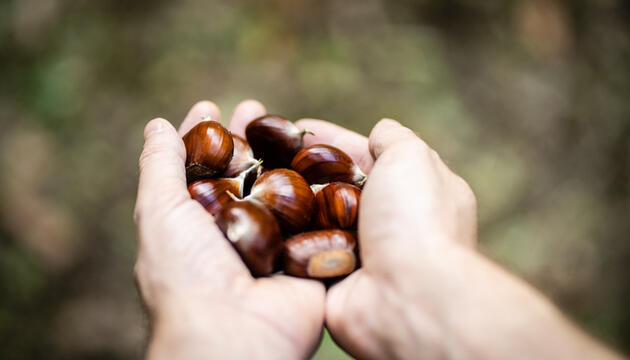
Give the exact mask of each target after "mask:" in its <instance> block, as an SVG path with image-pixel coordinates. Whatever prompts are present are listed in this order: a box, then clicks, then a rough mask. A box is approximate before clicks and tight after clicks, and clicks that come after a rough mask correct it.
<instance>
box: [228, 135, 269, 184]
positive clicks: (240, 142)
mask: <svg viewBox="0 0 630 360" xmlns="http://www.w3.org/2000/svg"><path fill="white" fill-rule="evenodd" d="M232 140H233V142H234V152H233V155H232V160H230V163H229V164H228V166H227V168H226V169H225V171H224V172H223V174H221V177H226V178H231V177H237V176H239V175H240V174H241V173H242V172H243V171H245V170H248V169H251V168H252V166H254V165H260V163H261V162H260V161H258V160H256V159H255V158H254V151H253V150H252V148H251V146H249V144H248V143H247V141H246V140H245V139H243V138H242V137H240V136H238V135H235V134H232Z"/></svg>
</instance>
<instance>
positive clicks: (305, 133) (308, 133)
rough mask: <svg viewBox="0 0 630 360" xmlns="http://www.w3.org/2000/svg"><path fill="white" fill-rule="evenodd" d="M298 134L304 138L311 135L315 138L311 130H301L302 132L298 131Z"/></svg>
mask: <svg viewBox="0 0 630 360" xmlns="http://www.w3.org/2000/svg"><path fill="white" fill-rule="evenodd" d="M300 134H301V135H302V137H304V136H305V135H313V136H315V133H314V132H312V131H311V130H309V129H306V128H304V129H302V131H300Z"/></svg>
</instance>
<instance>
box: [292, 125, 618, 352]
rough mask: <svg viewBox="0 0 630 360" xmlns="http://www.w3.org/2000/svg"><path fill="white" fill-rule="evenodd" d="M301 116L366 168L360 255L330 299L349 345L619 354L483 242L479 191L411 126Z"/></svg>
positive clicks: (352, 348) (335, 332)
mask: <svg viewBox="0 0 630 360" xmlns="http://www.w3.org/2000/svg"><path fill="white" fill-rule="evenodd" d="M297 125H298V127H306V128H309V129H310V130H312V131H313V132H314V133H315V134H316V136H315V137H307V138H306V139H307V140H308V141H309V142H311V143H328V144H331V145H334V146H337V147H339V148H341V149H342V150H344V151H345V152H347V153H348V154H349V155H350V156H351V157H352V158H353V159H354V160H355V161H356V162H357V164H358V165H359V166H360V167H361V168H362V169H363V170H364V171H366V172H368V171H369V177H368V180H367V183H366V185H365V188H364V189H363V193H362V197H361V208H360V214H359V239H360V251H361V253H360V257H361V260H362V264H363V266H362V268H361V269H359V270H358V271H356V272H354V273H353V274H351V275H350V276H349V277H347V278H346V279H344V280H343V281H341V282H339V283H338V284H336V285H335V286H333V287H332V288H331V289H330V290H329V291H328V296H327V302H326V326H327V328H328V330H329V331H330V333H331V335H332V336H333V338H334V339H335V341H336V342H337V343H338V344H340V345H341V346H342V347H343V348H344V349H345V350H346V351H348V352H349V353H350V354H352V355H354V356H355V357H359V358H370V359H384V358H385V359H389V358H413V359H442V358H450V359H460V358H479V359H488V358H497V359H508V358H509V359H515V358H523V359H544V358H546V359H559V358H570V359H576V358H602V357H614V356H615V355H614V354H611V353H609V352H608V351H607V350H606V349H604V348H603V347H601V346H600V345H598V344H596V343H595V342H593V341H592V340H591V339H589V338H588V337H586V336H584V335H583V334H582V333H581V332H579V331H578V330H577V329H575V328H574V327H573V326H572V325H571V324H570V323H569V322H567V321H566V320H565V319H564V318H563V317H562V316H561V315H560V314H559V312H558V311H557V310H556V309H555V308H554V307H553V306H552V305H551V304H550V303H549V302H548V301H546V300H545V299H544V298H543V297H542V296H540V295H539V294H538V293H536V292H535V291H534V290H533V289H531V288H530V287H528V286H527V285H526V284H524V283H522V282H521V281H519V280H518V279H516V278H514V277H512V276H511V275H509V274H508V273H506V272H504V271H503V270H502V269H500V268H499V267H498V266H496V265H494V264H492V263H491V262H489V261H488V260H486V259H485V258H483V257H482V256H480V255H479V254H478V253H477V252H475V249H474V247H475V243H476V240H477V215H476V208H477V206H476V200H475V197H474V194H473V192H472V191H471V189H470V187H469V186H468V185H467V184H466V182H465V181H464V180H462V179H461V178H460V177H459V176H457V175H455V174H454V173H453V172H452V171H451V170H450V169H449V168H448V167H447V166H446V165H445V164H444V162H443V161H442V160H441V159H440V157H439V156H438V155H437V153H436V152H435V151H433V150H432V149H431V148H430V147H429V146H427V144H425V143H424V142H423V141H422V140H420V139H419V138H418V137H417V136H416V135H415V134H414V133H413V132H412V131H410V130H409V129H407V128H405V127H403V126H401V125H400V124H399V123H397V122H395V121H393V120H382V121H381V122H379V123H378V124H377V125H376V126H375V127H374V129H373V130H372V133H371V134H370V138H369V140H368V139H366V138H365V137H362V136H360V135H358V134H356V133H353V132H350V131H348V130H345V129H343V128H340V127H338V126H336V125H333V124H330V123H326V122H323V121H321V120H302V121H299V122H298V123H297ZM370 155H371V156H370ZM373 159H376V160H375V161H374V160H373Z"/></svg>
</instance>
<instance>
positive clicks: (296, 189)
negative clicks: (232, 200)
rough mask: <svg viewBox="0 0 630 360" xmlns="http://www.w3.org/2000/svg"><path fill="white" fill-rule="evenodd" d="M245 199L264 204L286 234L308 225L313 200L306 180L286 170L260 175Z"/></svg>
mask: <svg viewBox="0 0 630 360" xmlns="http://www.w3.org/2000/svg"><path fill="white" fill-rule="evenodd" d="M247 199H254V200H255V201H259V202H261V203H262V204H264V205H265V206H267V208H268V209H269V210H271V212H272V213H273V214H274V215H275V217H276V219H278V223H279V224H280V227H281V228H282V229H283V230H285V231H286V232H288V233H297V232H300V231H302V230H303V229H304V228H305V227H306V225H308V223H309V221H310V219H311V215H312V213H313V207H314V202H315V196H314V195H313V191H312V190H311V188H310V186H309V185H308V183H307V182H306V180H304V178H303V177H302V176H301V175H300V174H298V173H297V172H295V171H293V170H289V169H274V170H270V171H267V172H265V173H264V174H262V175H260V177H259V178H258V179H257V180H256V181H255V182H254V185H252V188H251V192H250V194H249V195H248V196H247Z"/></svg>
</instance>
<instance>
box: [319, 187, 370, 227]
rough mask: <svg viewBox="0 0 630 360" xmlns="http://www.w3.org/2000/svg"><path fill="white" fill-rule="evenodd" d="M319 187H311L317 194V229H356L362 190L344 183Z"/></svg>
mask: <svg viewBox="0 0 630 360" xmlns="http://www.w3.org/2000/svg"><path fill="white" fill-rule="evenodd" d="M319 187H321V186H320V185H312V186H311V189H313V188H314V191H313V192H314V193H315V212H314V213H313V220H312V221H313V226H314V227H315V228H317V229H331V228H337V229H356V227H357V218H358V215H359V199H360V197H361V189H359V188H358V187H356V186H354V185H352V184H348V183H344V182H333V183H330V184H328V185H325V186H323V187H321V188H319ZM318 188H319V189H318Z"/></svg>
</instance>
